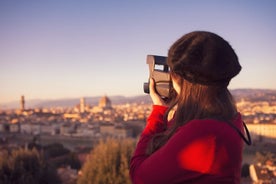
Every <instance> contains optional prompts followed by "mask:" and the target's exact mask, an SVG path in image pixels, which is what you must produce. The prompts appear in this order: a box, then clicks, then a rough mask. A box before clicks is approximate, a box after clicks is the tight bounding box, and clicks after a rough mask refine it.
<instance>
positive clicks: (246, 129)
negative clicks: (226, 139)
mask: <svg viewBox="0 0 276 184" xmlns="http://www.w3.org/2000/svg"><path fill="white" fill-rule="evenodd" d="M225 122H226V123H227V124H228V125H229V126H230V127H232V128H233V129H234V130H236V132H237V133H238V134H239V136H240V137H241V138H242V139H243V140H244V142H245V143H246V144H247V145H251V144H252V141H251V136H250V133H249V131H248V128H247V126H246V124H245V123H244V121H243V122H242V124H243V127H244V129H245V132H246V136H247V139H246V138H245V136H244V135H243V133H241V131H240V130H239V129H238V128H237V127H236V126H235V125H233V123H231V122H229V121H225Z"/></svg>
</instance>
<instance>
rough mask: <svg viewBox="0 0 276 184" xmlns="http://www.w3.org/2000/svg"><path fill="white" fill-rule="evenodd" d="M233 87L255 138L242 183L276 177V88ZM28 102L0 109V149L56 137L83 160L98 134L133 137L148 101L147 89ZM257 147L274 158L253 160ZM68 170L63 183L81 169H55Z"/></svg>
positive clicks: (248, 149)
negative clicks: (48, 103) (59, 102)
mask: <svg viewBox="0 0 276 184" xmlns="http://www.w3.org/2000/svg"><path fill="white" fill-rule="evenodd" d="M232 93H233V95H234V97H235V99H236V105H237V108H238V110H239V111H240V112H241V114H242V115H243V119H244V121H245V122H246V124H247V127H248V129H249V131H250V134H251V138H252V141H253V145H252V146H246V147H245V155H244V164H245V165H247V166H248V174H247V176H245V177H243V183H254V182H255V183H258V182H259V183H261V182H263V183H265V182H272V181H275V177H276V165H275V155H276V149H275V145H276V91H275V90H235V91H232ZM115 101H116V100H115ZM27 103H28V101H27V100H26V99H25V96H24V95H22V96H21V97H20V98H19V100H18V108H13V109H2V110H0V137H1V140H0V142H1V144H0V150H1V151H3V150H12V149H16V148H18V147H23V148H25V149H28V148H30V146H31V145H41V146H47V145H51V144H55V143H60V144H62V145H63V146H64V147H65V148H66V149H68V150H70V151H71V152H74V153H76V155H77V158H78V159H79V160H80V163H81V164H83V163H84V162H85V157H86V156H87V155H88V154H89V152H90V151H91V149H92V148H93V147H94V146H95V145H96V144H97V143H98V142H99V140H102V139H106V138H108V137H112V138H114V139H116V140H122V139H133V140H136V139H137V138H138V137H139V134H140V133H141V131H142V130H143V128H144V126H145V124H146V119H147V117H148V116H149V114H150V112H151V106H152V104H151V102H150V99H149V96H148V95H144V96H141V97H139V98H137V100H131V101H127V100H125V101H124V100H123V101H118V102H116V103H115V104H113V102H112V100H111V98H110V97H108V96H107V95H103V96H102V97H100V98H99V99H98V103H97V104H94V105H91V104H89V103H88V102H87V100H86V98H84V97H81V98H80V99H79V102H78V103H76V104H75V105H73V106H71V107H70V106H69V107H68V106H67V107H64V106H56V107H47V108H46V107H45V108H43V107H42V108H26V104H27ZM262 146H264V147H265V148H263V147H262ZM273 147H274V148H273ZM258 149H262V150H259V151H264V150H267V151H268V152H269V153H272V154H273V155H274V157H273V158H272V159H274V160H266V164H261V163H257V162H256V161H255V160H254V159H253V157H254V156H255V154H256V151H258ZM84 150H86V151H84ZM85 155H86V156H85ZM66 173H67V174H68V173H69V175H68V176H70V177H65V178H66V179H65V180H64V181H63V183H68V181H69V179H68V178H71V179H72V181H76V178H77V177H78V175H79V170H76V169H72V168H70V167H64V165H63V166H62V167H60V168H59V175H64V174H66ZM264 173H265V174H264ZM264 175H265V176H264Z"/></svg>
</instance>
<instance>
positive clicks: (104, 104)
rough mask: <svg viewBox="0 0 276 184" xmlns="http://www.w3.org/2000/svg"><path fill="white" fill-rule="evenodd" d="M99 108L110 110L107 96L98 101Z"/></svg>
mask: <svg viewBox="0 0 276 184" xmlns="http://www.w3.org/2000/svg"><path fill="white" fill-rule="evenodd" d="M99 107H103V108H110V107H111V101H110V99H109V98H108V97H107V96H103V97H102V98H101V99H100V101H99Z"/></svg>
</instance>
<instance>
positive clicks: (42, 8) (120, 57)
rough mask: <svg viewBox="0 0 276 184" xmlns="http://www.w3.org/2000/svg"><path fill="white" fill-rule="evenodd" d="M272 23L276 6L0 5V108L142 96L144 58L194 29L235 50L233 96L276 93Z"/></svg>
mask: <svg viewBox="0 0 276 184" xmlns="http://www.w3.org/2000/svg"><path fill="white" fill-rule="evenodd" d="M275 17H276V1H274V0H264V1H259V0H258V1H257V0H232V1H221V0H216V1H215V0H209V1H207V0H174V1H169V0H166V1H165V0H159V1H157V0H151V1H149V0H140V1H130V0H129V1H127V0H121V1H111V0H110V1H107V0H102V1H100V0H97V1H88V0H46V1H38V0H33V1H31V0H24V1H20V0H13V1H6V0H0V104H1V103H6V102H10V101H14V100H19V99H20V96H21V95H25V98H26V99H57V98H70V97H77V98H78V97H79V98H80V97H85V96H99V95H100V96H101V95H109V96H111V95H125V96H133V95H141V94H143V83H144V82H145V81H147V78H148V66H147V65H146V55H147V54H156V55H166V54H167V51H168V49H169V47H170V46H171V45H172V44H173V42H174V41H176V40H177V39H178V38H179V37H181V36H182V35H183V34H185V33H188V32H190V31H194V30H206V31H211V32H215V33H217V34H219V35H220V36H222V37H223V38H225V39H226V40H227V41H229V42H230V44H231V45H232V47H233V48H234V49H235V51H236V53H237V55H238V57H239V60H240V63H241V65H242V67H243V69H242V71H241V73H240V74H239V75H238V76H237V77H236V78H234V79H233V80H232V82H231V84H230V86H229V88H230V89H236V88H266V89H276V82H275V79H276V62H275V60H276V21H275Z"/></svg>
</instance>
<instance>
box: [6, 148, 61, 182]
mask: <svg viewBox="0 0 276 184" xmlns="http://www.w3.org/2000/svg"><path fill="white" fill-rule="evenodd" d="M0 155H1V158H0V183H1V184H36V183H40V184H50V183H51V184H58V183H60V180H59V178H58V176H57V173H56V170H55V169H53V168H51V167H50V166H49V165H48V164H47V163H46V162H45V161H44V159H43V158H42V157H41V155H40V154H39V153H38V151H37V150H35V149H33V150H24V149H22V148H21V149H18V150H13V151H12V152H11V153H8V152H7V151H4V152H1V154H0Z"/></svg>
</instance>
